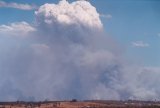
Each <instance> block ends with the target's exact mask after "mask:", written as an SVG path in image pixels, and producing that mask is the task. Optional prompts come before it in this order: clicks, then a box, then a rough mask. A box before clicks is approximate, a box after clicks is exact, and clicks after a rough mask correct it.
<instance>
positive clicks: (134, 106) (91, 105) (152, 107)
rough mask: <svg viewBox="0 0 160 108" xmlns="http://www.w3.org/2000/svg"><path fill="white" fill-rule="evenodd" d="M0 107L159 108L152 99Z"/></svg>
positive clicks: (1, 106) (2, 107) (3, 105)
mask: <svg viewBox="0 0 160 108" xmlns="http://www.w3.org/2000/svg"><path fill="white" fill-rule="evenodd" d="M0 108H160V102H153V101H104V100H103V101H100V100H98V101H95V100H93V101H76V100H72V101H45V102H23V101H17V102H0Z"/></svg>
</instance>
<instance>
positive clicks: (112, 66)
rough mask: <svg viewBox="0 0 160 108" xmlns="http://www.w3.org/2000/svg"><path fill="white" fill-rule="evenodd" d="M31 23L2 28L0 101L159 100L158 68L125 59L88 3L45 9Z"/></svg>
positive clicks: (42, 8) (59, 5)
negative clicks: (134, 63)
mask: <svg viewBox="0 0 160 108" xmlns="http://www.w3.org/2000/svg"><path fill="white" fill-rule="evenodd" d="M35 19H36V21H35V24H34V25H33V24H32V26H31V25H30V24H28V23H26V22H19V23H13V24H11V25H8V26H7V25H2V26H0V35H2V36H1V37H0V44H1V45H0V74H1V75H0V100H3V101H10V100H45V99H49V100H65V99H72V98H77V99H160V95H159V91H160V88H159V87H158V82H159V81H160V79H159V78H158V76H159V74H160V73H158V71H159V69H155V68H142V67H137V66H131V65H129V64H128V63H127V62H126V61H125V60H123V57H122V52H120V48H119V47H118V45H117V43H116V42H115V41H114V40H113V39H112V38H111V37H109V36H106V35H105V33H104V32H105V31H104V30H103V24H102V23H101V20H100V18H99V14H98V12H97V11H96V9H95V7H93V6H92V5H91V4H90V3H89V2H87V1H76V2H72V3H68V2H67V1H65V0H63V1H60V2H59V3H58V4H44V5H42V6H41V7H40V8H39V9H38V10H37V11H36V12H35ZM22 28H24V29H22ZM151 73H152V74H151ZM156 85H157V86H156Z"/></svg>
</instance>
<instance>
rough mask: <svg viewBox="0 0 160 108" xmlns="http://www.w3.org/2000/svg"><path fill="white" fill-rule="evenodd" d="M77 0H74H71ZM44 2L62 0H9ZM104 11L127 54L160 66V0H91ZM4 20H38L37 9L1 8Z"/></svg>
mask: <svg viewBox="0 0 160 108" xmlns="http://www.w3.org/2000/svg"><path fill="white" fill-rule="evenodd" d="M71 1H73V0H70V2H71ZM5 2H16V3H22V4H30V5H35V6H37V7H38V6H40V5H42V4H44V3H57V2H58V0H38V1H37V0H5ZM91 3H92V5H94V6H95V7H96V8H97V11H98V12H99V13H101V14H102V16H101V19H102V22H103V25H104V28H105V30H106V32H107V33H108V34H109V35H110V36H112V37H114V38H115V40H116V41H117V42H119V43H120V44H121V45H122V47H123V48H124V49H123V50H124V54H125V55H126V56H127V57H128V58H129V59H131V60H132V62H138V63H140V64H142V65H144V66H160V56H159V55H160V47H159V46H160V1H158V0H91ZM0 14H1V16H0V24H9V23H12V22H19V21H26V22H29V23H30V22H34V20H35V19H34V10H27V11H25V10H21V9H14V8H6V7H1V8H0Z"/></svg>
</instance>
